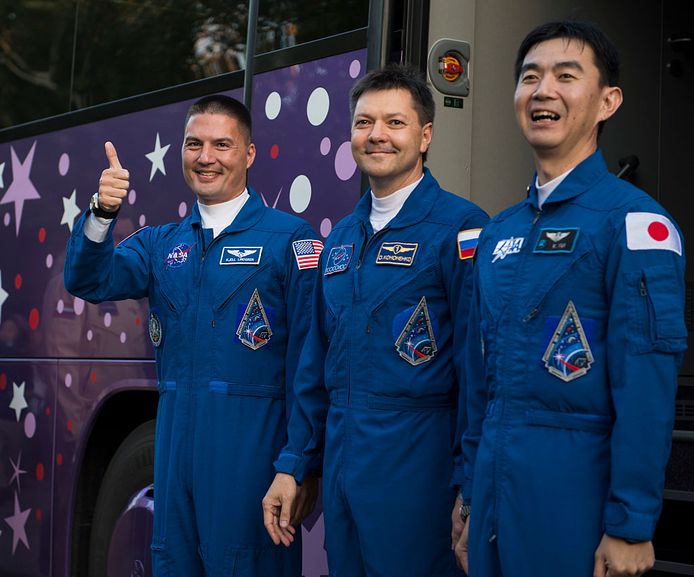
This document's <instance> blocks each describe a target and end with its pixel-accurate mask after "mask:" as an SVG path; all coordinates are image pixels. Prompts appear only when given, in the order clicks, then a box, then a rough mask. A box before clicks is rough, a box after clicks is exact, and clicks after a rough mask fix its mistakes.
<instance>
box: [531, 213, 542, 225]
mask: <svg viewBox="0 0 694 577" xmlns="http://www.w3.org/2000/svg"><path fill="white" fill-rule="evenodd" d="M541 215H542V211H541V210H538V211H537V212H536V213H535V218H533V226H535V224H537V221H538V220H540V216H541Z"/></svg>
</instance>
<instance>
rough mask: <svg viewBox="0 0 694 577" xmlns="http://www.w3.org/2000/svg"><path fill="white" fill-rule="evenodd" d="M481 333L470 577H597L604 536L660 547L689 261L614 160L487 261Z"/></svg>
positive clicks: (474, 352) (494, 231)
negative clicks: (656, 541)
mask: <svg viewBox="0 0 694 577" xmlns="http://www.w3.org/2000/svg"><path fill="white" fill-rule="evenodd" d="M475 258H476V265H475V291H474V297H473V305H472V310H471V313H470V331H469V334H468V337H469V340H468V354H469V355H470V357H469V358H468V365H467V366H468V367H469V369H470V371H469V373H468V425H469V428H468V431H467V432H466V434H465V437H464V439H463V452H464V456H465V470H466V478H467V480H466V483H465V486H464V488H463V496H464V497H465V498H466V499H470V500H471V505H472V516H471V520H470V531H469V533H470V534H469V562H470V577H492V576H494V577H500V576H502V575H503V576H512V577H555V576H558V575H561V577H588V576H590V575H592V574H593V564H594V558H593V555H594V553H595V550H596V549H597V547H598V544H599V543H600V540H601V538H602V535H603V533H607V534H608V535H611V536H614V537H620V538H623V539H627V540H630V541H647V540H650V539H651V538H652V535H653V531H654V529H655V524H656V521H657V519H658V515H659V513H660V509H661V495H662V491H663V484H664V471H665V466H666V462H667V460H668V455H669V451H670V444H671V434H672V426H673V416H674V398H675V390H676V387H677V370H678V366H679V363H680V361H681V359H682V356H683V352H684V350H685V348H686V343H687V329H686V327H685V324H684V256H683V253H682V242H681V236H680V233H679V231H678V230H677V228H676V225H674V224H673V222H672V220H671V219H670V217H668V216H667V213H666V212H665V211H664V210H663V208H662V207H661V206H660V205H659V204H658V203H657V202H656V201H655V200H654V199H653V198H651V197H650V196H648V195H647V194H646V193H644V192H642V191H641V190H639V189H637V188H635V187H634V186H632V185H631V184H629V183H628V182H625V181H622V180H620V179H618V178H617V177H616V176H614V175H613V174H611V173H609V172H608V170H607V167H606V166H605V162H604V160H603V157H602V154H601V153H600V151H597V152H595V153H594V154H593V155H591V156H590V157H589V158H587V159H586V160H585V161H583V162H582V163H581V164H579V165H578V166H577V167H576V168H574V170H573V171H572V172H571V173H570V174H569V175H568V176H567V177H566V178H565V180H564V181H563V182H562V183H561V184H560V185H559V186H558V187H557V188H556V189H555V190H554V191H553V192H552V193H551V195H550V196H549V198H548V199H547V201H546V202H545V203H544V205H543V206H542V209H541V210H540V209H538V202H537V190H536V189H535V187H534V186H532V187H531V188H530V190H529V197H528V198H527V200H525V201H524V202H521V203H520V204H517V205H515V206H513V207H511V208H509V209H507V210H505V211H503V212H502V213H500V214H499V215H497V216H496V217H495V218H494V219H492V221H491V222H490V223H489V225H488V226H487V227H486V228H485V230H484V232H483V234H482V236H481V238H480V241H479V245H478V248H477V253H476V257H475Z"/></svg>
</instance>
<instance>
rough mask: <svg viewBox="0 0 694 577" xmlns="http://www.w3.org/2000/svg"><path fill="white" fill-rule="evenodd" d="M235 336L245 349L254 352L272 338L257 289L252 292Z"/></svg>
mask: <svg viewBox="0 0 694 577" xmlns="http://www.w3.org/2000/svg"><path fill="white" fill-rule="evenodd" d="M236 336H237V337H239V340H240V341H241V342H242V343H243V344H244V345H246V346H247V347H249V348H251V349H253V350H256V349H259V348H260V347H262V346H263V345H266V344H267V343H268V341H269V340H270V337H271V336H272V329H271V328H270V322H269V321H268V319H267V314H266V313H265V308H264V307H263V303H262V302H261V300H260V295H259V294H258V289H255V290H254V291H253V294H252V295H251V300H250V302H249V303H248V306H247V307H246V311H245V312H244V313H243V317H242V318H241V322H240V323H239V328H238V329H236Z"/></svg>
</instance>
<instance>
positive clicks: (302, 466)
mask: <svg viewBox="0 0 694 577" xmlns="http://www.w3.org/2000/svg"><path fill="white" fill-rule="evenodd" d="M310 464H311V463H310V462H308V461H307V460H306V459H302V458H300V457H297V456H296V455H292V454H290V453H285V452H282V453H280V456H279V457H277V460H276V461H275V463H274V466H275V472H277V473H286V474H287V475H291V476H292V477H294V479H295V480H296V482H297V483H299V484H301V483H303V482H304V477H305V476H306V470H307V469H308V467H309V465H310Z"/></svg>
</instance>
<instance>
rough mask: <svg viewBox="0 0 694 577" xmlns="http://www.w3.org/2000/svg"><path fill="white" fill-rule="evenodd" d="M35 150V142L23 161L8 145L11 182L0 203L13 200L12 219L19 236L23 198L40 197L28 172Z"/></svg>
mask: <svg viewBox="0 0 694 577" xmlns="http://www.w3.org/2000/svg"><path fill="white" fill-rule="evenodd" d="M35 150H36V142H34V144H33V145H32V146H31V150H30V151H29V154H27V155H26V158H25V159H24V162H19V158H17V153H16V152H15V151H14V148H13V147H11V146H10V153H11V154H12V176H13V180H12V184H10V186H9V187H8V189H7V192H6V193H5V195H4V196H3V197H2V199H1V200H0V204H7V203H8V202H14V220H15V228H16V231H17V236H19V225H20V223H21V221H22V210H23V209H24V201H25V200H36V199H38V198H41V195H40V194H39V191H38V190H36V187H35V186H34V184H33V183H32V182H31V180H29V172H31V163H32V162H33V161H34V151H35Z"/></svg>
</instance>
